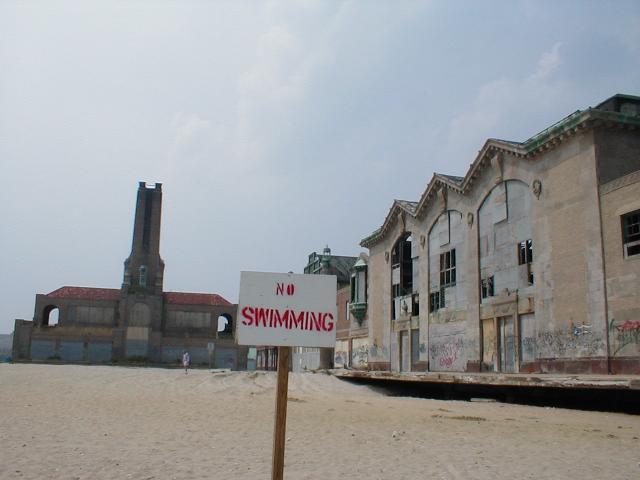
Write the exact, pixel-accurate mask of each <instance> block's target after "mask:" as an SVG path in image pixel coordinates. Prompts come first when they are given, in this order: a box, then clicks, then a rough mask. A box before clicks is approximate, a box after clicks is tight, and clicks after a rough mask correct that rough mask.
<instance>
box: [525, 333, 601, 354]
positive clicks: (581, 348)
mask: <svg viewBox="0 0 640 480" xmlns="http://www.w3.org/2000/svg"><path fill="white" fill-rule="evenodd" d="M527 342H531V340H527ZM532 347H533V345H532ZM535 347H536V349H537V352H538V355H539V357H540V358H554V357H573V356H588V357H595V356H599V355H603V354H604V352H605V351H606V346H605V341H604V339H603V338H602V336H601V335H596V334H594V333H593V332H591V326H590V325H579V326H573V325H572V326H570V327H569V328H568V329H558V330H552V331H546V332H540V333H539V334H538V336H537V338H536V342H535Z"/></svg>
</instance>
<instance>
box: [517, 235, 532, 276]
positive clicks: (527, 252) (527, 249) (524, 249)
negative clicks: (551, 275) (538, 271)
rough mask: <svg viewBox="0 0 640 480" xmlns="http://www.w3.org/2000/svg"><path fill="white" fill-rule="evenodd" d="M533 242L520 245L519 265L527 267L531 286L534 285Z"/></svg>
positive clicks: (527, 241) (528, 241)
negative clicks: (532, 266) (532, 265)
mask: <svg viewBox="0 0 640 480" xmlns="http://www.w3.org/2000/svg"><path fill="white" fill-rule="evenodd" d="M532 263H533V242H532V240H531V239H529V240H523V241H522V242H520V243H518V265H526V266H527V275H528V280H529V285H533V269H532V268H531V264H532Z"/></svg>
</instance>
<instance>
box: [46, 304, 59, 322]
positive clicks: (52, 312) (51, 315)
mask: <svg viewBox="0 0 640 480" xmlns="http://www.w3.org/2000/svg"><path fill="white" fill-rule="evenodd" d="M59 320H60V309H59V308H58V307H57V306H55V305H47V306H46V307H44V312H43V313H42V325H44V326H47V327H55V326H56V325H58V322H59Z"/></svg>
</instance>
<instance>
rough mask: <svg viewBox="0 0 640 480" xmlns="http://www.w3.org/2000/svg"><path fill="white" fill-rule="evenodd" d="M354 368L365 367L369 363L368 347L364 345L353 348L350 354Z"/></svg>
mask: <svg viewBox="0 0 640 480" xmlns="http://www.w3.org/2000/svg"><path fill="white" fill-rule="evenodd" d="M351 357H352V359H353V366H354V367H355V368H358V367H365V366H367V364H368V363H369V346H368V345H366V344H363V345H360V346H359V347H358V348H354V349H353V352H352V354H351Z"/></svg>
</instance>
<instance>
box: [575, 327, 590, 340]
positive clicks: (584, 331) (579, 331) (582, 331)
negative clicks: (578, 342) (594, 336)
mask: <svg viewBox="0 0 640 480" xmlns="http://www.w3.org/2000/svg"><path fill="white" fill-rule="evenodd" d="M581 335H591V325H585V324H582V325H574V326H573V336H574V337H579V336H581Z"/></svg>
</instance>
